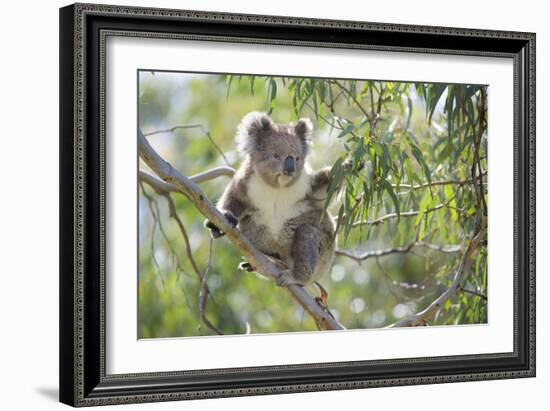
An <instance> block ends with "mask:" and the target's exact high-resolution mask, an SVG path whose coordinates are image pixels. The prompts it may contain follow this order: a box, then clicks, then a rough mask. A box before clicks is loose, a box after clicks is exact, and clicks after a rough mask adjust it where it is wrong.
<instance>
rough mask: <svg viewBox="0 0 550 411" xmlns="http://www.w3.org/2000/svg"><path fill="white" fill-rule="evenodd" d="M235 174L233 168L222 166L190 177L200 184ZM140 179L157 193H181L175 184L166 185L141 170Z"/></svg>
mask: <svg viewBox="0 0 550 411" xmlns="http://www.w3.org/2000/svg"><path fill="white" fill-rule="evenodd" d="M233 174H235V170H234V169H233V168H231V167H227V166H222V167H216V168H212V169H210V170H206V171H204V172H202V173H198V174H195V175H193V176H191V177H189V180H191V181H192V182H194V183H197V184H200V183H203V182H205V181H209V180H213V179H215V178H218V177H222V176H226V177H233ZM139 178H140V180H142V181H145V182H146V183H147V184H149V185H150V186H151V187H153V188H154V189H155V191H157V192H158V190H160V191H161V192H165V193H179V192H180V190H178V188H177V187H176V186H175V185H174V184H170V183H166V182H164V181H162V180H159V179H158V178H157V177H154V176H152V175H151V174H149V173H147V172H146V171H143V170H139Z"/></svg>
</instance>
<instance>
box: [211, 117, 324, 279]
mask: <svg viewBox="0 0 550 411" xmlns="http://www.w3.org/2000/svg"><path fill="white" fill-rule="evenodd" d="M311 134H312V124H311V122H310V121H309V120H308V119H301V120H298V122H296V123H294V124H290V125H277V124H275V123H274V122H273V121H272V120H271V118H270V117H269V116H268V115H267V114H265V113H258V112H252V113H249V114H247V115H246V116H245V117H244V118H243V120H242V122H241V124H240V125H239V127H238V131H237V137H236V141H237V149H238V150H239V152H240V153H241V154H242V155H243V162H242V164H241V166H240V167H239V169H238V170H237V172H236V173H235V176H234V177H233V179H232V180H231V182H230V183H229V185H228V186H227V188H226V189H225V191H224V193H223V195H222V197H221V198H220V200H219V202H218V204H217V207H218V209H219V210H220V211H221V212H222V213H223V214H224V215H225V216H226V218H227V219H228V221H229V222H231V223H232V224H233V225H234V226H236V225H237V224H238V226H239V229H240V231H241V232H242V234H243V235H244V236H246V237H247V238H248V239H249V240H250V241H251V242H252V243H253V244H254V245H255V246H256V247H257V248H258V249H259V250H260V251H262V252H263V253H265V254H268V255H271V256H276V257H277V258H279V259H281V260H282V261H283V262H284V263H286V265H287V266H288V267H289V270H285V271H284V272H283V274H282V275H281V277H280V278H278V279H277V284H279V285H288V284H300V285H307V284H310V283H312V282H313V281H317V280H319V278H320V277H321V276H322V275H323V274H324V273H326V272H327V271H328V270H329V269H330V266H331V264H332V260H333V258H334V241H333V235H334V230H335V225H334V222H333V220H332V218H331V216H330V215H329V214H328V213H324V215H323V206H324V201H325V198H326V190H327V186H328V182H329V171H330V168H324V169H322V170H320V171H317V172H313V171H312V170H311V169H310V168H309V167H308V166H307V165H306V164H305V159H306V157H307V155H308V151H309V146H310V138H311ZM206 225H207V227H208V228H210V229H211V231H212V235H213V236H214V237H219V236H220V235H223V233H221V232H220V231H219V229H218V228H217V227H215V226H214V225H213V224H212V223H210V222H208V221H207V222H206Z"/></svg>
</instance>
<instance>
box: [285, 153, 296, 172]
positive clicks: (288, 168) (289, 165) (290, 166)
mask: <svg viewBox="0 0 550 411" xmlns="http://www.w3.org/2000/svg"><path fill="white" fill-rule="evenodd" d="M295 171H296V160H295V159H294V157H292V156H288V157H287V158H285V163H284V164H283V173H284V174H285V175H287V176H291V175H292V174H294V172H295Z"/></svg>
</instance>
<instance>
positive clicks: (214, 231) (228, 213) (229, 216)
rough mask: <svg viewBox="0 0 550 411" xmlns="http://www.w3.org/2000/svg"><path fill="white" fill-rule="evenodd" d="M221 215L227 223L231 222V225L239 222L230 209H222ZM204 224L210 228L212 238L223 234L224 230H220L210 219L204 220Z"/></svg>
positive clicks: (233, 225)
mask: <svg viewBox="0 0 550 411" xmlns="http://www.w3.org/2000/svg"><path fill="white" fill-rule="evenodd" d="M223 215H224V217H225V218H226V219H227V221H228V222H229V224H231V227H233V228H235V227H237V225H238V224H239V219H238V218H237V217H235V216H234V215H233V213H232V212H231V211H224V212H223ZM204 226H205V227H206V228H208V229H209V230H210V234H211V235H212V238H213V239H216V238H220V237H223V236H224V235H225V232H223V231H221V230H220V229H219V228H218V226H217V225H215V224H214V223H213V222H212V221H210V220H205V221H204Z"/></svg>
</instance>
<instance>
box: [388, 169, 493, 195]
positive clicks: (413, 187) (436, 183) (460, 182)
mask: <svg viewBox="0 0 550 411" xmlns="http://www.w3.org/2000/svg"><path fill="white" fill-rule="evenodd" d="M486 175H487V171H484V172H483V173H481V174H480V175H478V176H477V177H476V178H477V179H481V178H483V177H484V176H486ZM474 180H475V179H473V178H468V179H466V180H444V181H432V182H431V183H424V184H416V185H414V184H399V185H397V184H392V187H393V188H406V189H409V190H418V189H421V188H426V187H434V186H445V185H464V184H469V183H473V182H474Z"/></svg>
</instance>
